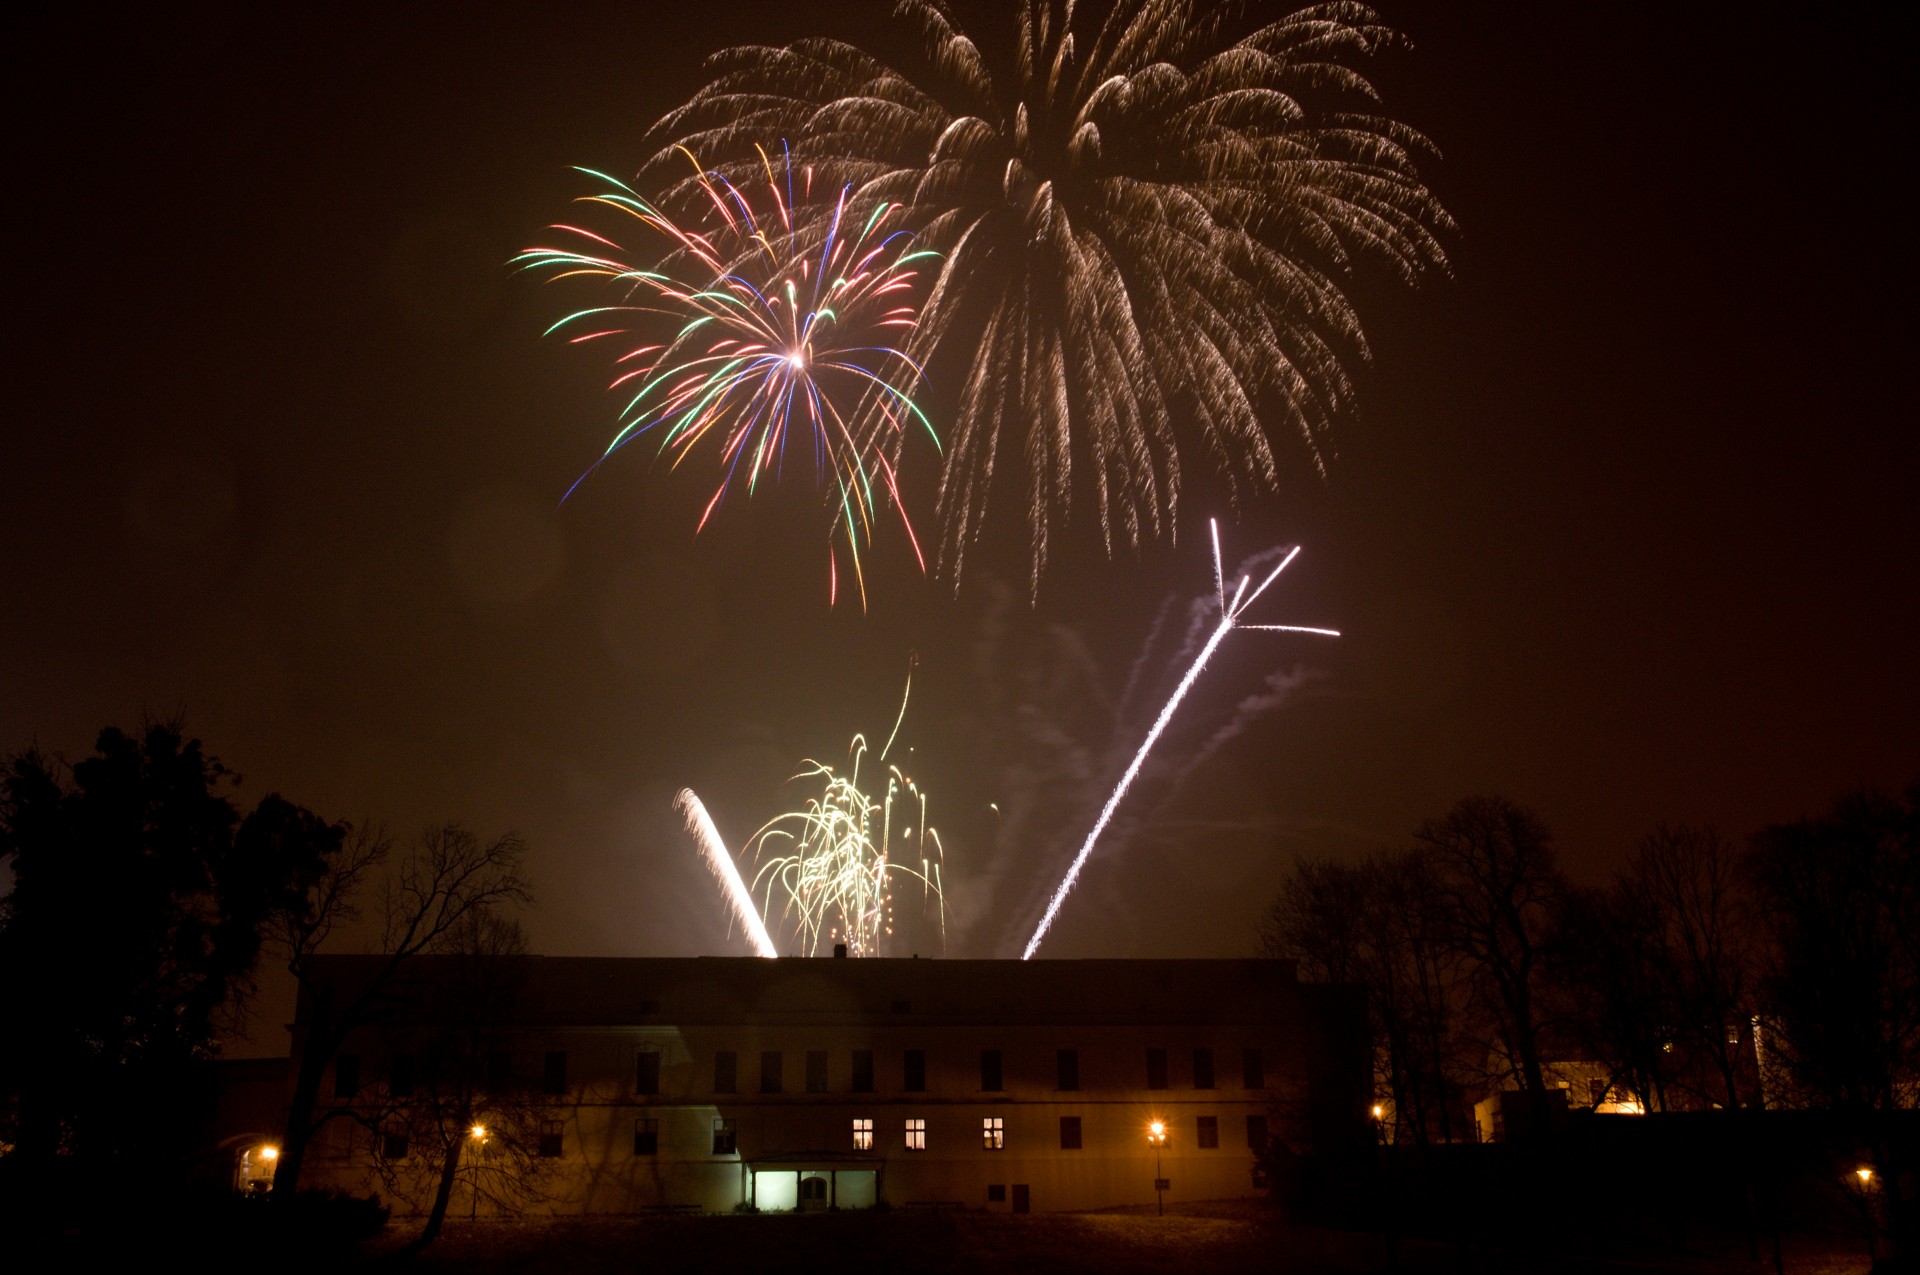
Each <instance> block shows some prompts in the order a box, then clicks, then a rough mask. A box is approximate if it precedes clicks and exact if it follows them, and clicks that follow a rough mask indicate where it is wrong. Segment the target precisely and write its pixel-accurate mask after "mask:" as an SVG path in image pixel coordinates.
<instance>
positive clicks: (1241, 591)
mask: <svg viewBox="0 0 1920 1275" xmlns="http://www.w3.org/2000/svg"><path fill="white" fill-rule="evenodd" d="M1211 525H1212V531H1213V580H1214V591H1215V593H1216V594H1217V595H1218V596H1219V599H1220V623H1219V624H1218V625H1216V626H1215V627H1214V630H1213V634H1212V636H1210V637H1209V638H1208V639H1207V644H1206V645H1205V646H1203V647H1201V648H1200V654H1199V655H1197V656H1195V657H1194V661H1193V663H1192V664H1191V665H1189V666H1188V668H1187V672H1186V676H1184V677H1182V678H1181V679H1180V685H1179V686H1177V687H1175V688H1174V691H1173V696H1172V697H1171V698H1170V699H1168V700H1167V703H1166V706H1165V707H1164V708H1162V709H1161V710H1160V715H1159V716H1158V717H1156V718H1154V720H1153V726H1152V728H1151V729H1149V730H1148V731H1147V737H1146V738H1145V739H1144V740H1142V741H1140V749H1139V751H1138V752H1136V753H1134V755H1133V760H1132V761H1131V762H1129V763H1128V764H1127V769H1126V773H1125V774H1123V775H1121V776H1120V782H1119V783H1118V784H1116V785H1114V789H1113V795H1112V796H1110V797H1108V798H1107V804H1106V805H1105V806H1103V807H1102V808H1101V810H1100V817H1099V818H1098V819H1096V820H1094V821H1093V830H1092V831H1090V832H1089V833H1087V839H1086V841H1084V842H1083V843H1081V846H1080V853H1078V854H1076V855H1074V857H1073V865H1072V866H1071V867H1069V868H1068V869H1067V875H1066V878H1065V879H1064V880H1062V881H1061V882H1060V888H1059V889H1057V890H1055V891H1054V892H1053V898H1051V899H1049V900H1048V901H1047V911H1046V914H1045V915H1044V916H1042V917H1041V918H1040V925H1039V927H1038V928H1037V929H1035V930H1034V932H1033V937H1032V938H1031V939H1028V940H1027V950H1026V951H1025V952H1023V953H1021V956H1020V959H1021V960H1023V961H1030V960H1032V959H1033V954H1034V953H1035V952H1037V951H1039V950H1040V941H1041V940H1042V939H1044V938H1046V936H1047V931H1048V930H1049V929H1050V928H1052V926H1053V918H1054V917H1055V916H1056V915H1058V914H1059V912H1060V905H1061V904H1062V903H1064V902H1066V898H1067V894H1068V892H1069V891H1071V890H1072V889H1073V883H1074V882H1075V881H1076V880H1078V879H1079V876H1080V869H1081V868H1082V867H1084V866H1086V862H1087V858H1088V856H1089V855H1091V854H1092V853H1093V847H1094V843H1096V842H1097V841H1099V840H1100V834H1101V833H1103V832H1105V831H1106V830H1107V824H1108V822H1109V821H1110V820H1112V818H1113V812H1114V811H1116V810H1118V809H1119V808H1120V802H1121V800H1122V799H1123V798H1125V797H1126V795H1127V789H1128V788H1129V787H1131V786H1132V784H1133V780H1134V777H1135V776H1136V775H1138V774H1139V773H1140V767H1141V766H1142V765H1143V764H1145V762H1146V760H1147V754H1148V753H1149V752H1151V751H1152V749H1153V745H1154V743H1155V741H1157V740H1158V739H1159V738H1160V734H1161V732H1162V731H1164V730H1166V728H1167V723H1168V722H1170V721H1172V720H1173V714H1174V710H1175V709H1177V708H1179V707H1180V701H1181V700H1183V699H1185V698H1186V697H1187V692H1188V691H1190V690H1192V689H1193V684H1194V683H1195V682H1196V681H1198V680H1199V678H1200V670H1201V669H1203V668H1205V667H1206V664H1207V661H1208V660H1209V659H1211V658H1212V657H1213V653H1214V651H1216V650H1218V649H1219V646H1220V643H1221V642H1222V641H1223V640H1224V639H1225V638H1226V636H1227V634H1229V633H1231V632H1232V631H1233V630H1234V629H1237V628H1247V629H1261V630H1265V631H1267V632H1271V633H1313V634H1318V635H1319V636H1321V637H1339V636H1340V632H1339V630H1337V629H1317V628H1309V627H1307V626H1305V625H1297V624H1245V625H1243V624H1239V623H1237V621H1238V620H1239V618H1240V617H1241V615H1243V614H1245V612H1246V610H1247V608H1248V607H1250V606H1252V605H1253V604H1254V602H1255V601H1256V600H1258V598H1259V597H1260V595H1261V594H1263V593H1265V592H1266V591H1267V586H1269V585H1271V584H1272V583H1273V582H1274V581H1275V580H1277V579H1279V578H1280V573H1281V572H1282V571H1285V570H1286V569H1287V567H1288V565H1289V564H1291V563H1292V562H1293V560H1294V559H1295V558H1297V557H1299V556H1300V549H1299V546H1297V545H1296V546H1295V547H1294V549H1293V551H1292V552H1290V553H1289V554H1287V556H1286V557H1285V558H1283V559H1281V561H1280V565H1279V566H1277V567H1275V568H1274V569H1273V570H1272V571H1271V572H1270V573H1268V575H1267V578H1266V579H1264V580H1262V581H1261V582H1260V586H1259V587H1258V588H1257V589H1255V590H1254V591H1253V592H1252V593H1251V594H1249V593H1248V592H1247V585H1248V583H1249V581H1250V577H1248V576H1241V577H1240V582H1239V584H1238V585H1236V586H1235V587H1234V591H1233V597H1232V600H1231V601H1229V600H1228V597H1227V589H1226V577H1225V575H1224V573H1223V572H1222V570H1221V562H1220V525H1219V523H1218V522H1214V523H1212V524H1211Z"/></svg>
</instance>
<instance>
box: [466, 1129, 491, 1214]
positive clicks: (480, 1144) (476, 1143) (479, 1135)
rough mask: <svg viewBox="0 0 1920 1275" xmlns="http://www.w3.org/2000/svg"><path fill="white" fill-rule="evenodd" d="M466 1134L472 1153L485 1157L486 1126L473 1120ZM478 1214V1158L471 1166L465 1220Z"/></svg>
mask: <svg viewBox="0 0 1920 1275" xmlns="http://www.w3.org/2000/svg"><path fill="white" fill-rule="evenodd" d="M467 1136H468V1137H469V1138H471V1139H473V1152H474V1155H475V1156H476V1157H485V1155H486V1153H487V1126H485V1125H483V1124H481V1123H479V1122H478V1121H475V1122H474V1125H473V1127H472V1128H471V1129H468V1130H467ZM479 1216H480V1161H479V1159H476V1160H475V1162H474V1166H473V1190H472V1193H471V1195H470V1196H469V1198H468V1203H467V1221H469V1222H471V1221H473V1220H474V1219H475V1218H477V1217H479Z"/></svg>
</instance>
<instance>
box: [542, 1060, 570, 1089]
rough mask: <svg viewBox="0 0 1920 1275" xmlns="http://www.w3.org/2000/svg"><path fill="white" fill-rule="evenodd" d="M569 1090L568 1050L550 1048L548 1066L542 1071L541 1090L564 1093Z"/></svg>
mask: <svg viewBox="0 0 1920 1275" xmlns="http://www.w3.org/2000/svg"><path fill="white" fill-rule="evenodd" d="M566 1091H567V1051H566V1050H564V1049H549V1050H548V1051H547V1062H546V1066H545V1067H543V1068H542V1069H541V1072H540V1092H542V1093H549V1094H563V1093H565V1092H566Z"/></svg>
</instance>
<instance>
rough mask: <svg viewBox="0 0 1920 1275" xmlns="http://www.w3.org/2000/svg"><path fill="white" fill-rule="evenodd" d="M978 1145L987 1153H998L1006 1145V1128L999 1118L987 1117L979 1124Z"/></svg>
mask: <svg viewBox="0 0 1920 1275" xmlns="http://www.w3.org/2000/svg"><path fill="white" fill-rule="evenodd" d="M980 1144H981V1145H982V1146H983V1147H985V1148H986V1149H987V1150H989V1151H999V1150H1002V1149H1004V1148H1005V1147H1006V1145H1007V1127H1006V1125H1005V1124H1004V1123H1002V1121H1001V1119H1000V1117H999V1116H988V1117H987V1118H986V1119H984V1120H982V1121H981V1122H980Z"/></svg>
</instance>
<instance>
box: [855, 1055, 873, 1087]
mask: <svg viewBox="0 0 1920 1275" xmlns="http://www.w3.org/2000/svg"><path fill="white" fill-rule="evenodd" d="M853 1091H854V1092H855V1093H872V1092H873V1051H872V1050H871V1049H856V1050H854V1051H853Z"/></svg>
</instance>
